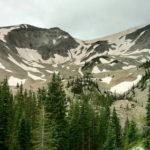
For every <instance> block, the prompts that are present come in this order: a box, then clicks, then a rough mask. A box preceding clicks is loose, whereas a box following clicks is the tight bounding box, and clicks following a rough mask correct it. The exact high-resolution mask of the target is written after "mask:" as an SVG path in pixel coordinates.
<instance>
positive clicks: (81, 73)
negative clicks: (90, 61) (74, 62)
mask: <svg viewBox="0 0 150 150" xmlns="http://www.w3.org/2000/svg"><path fill="white" fill-rule="evenodd" d="M81 68H82V67H80V68H79V70H78V72H79V73H80V75H81V76H84V74H83V72H82V71H81Z"/></svg>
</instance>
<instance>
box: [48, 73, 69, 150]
mask: <svg viewBox="0 0 150 150" xmlns="http://www.w3.org/2000/svg"><path fill="white" fill-rule="evenodd" d="M66 103H67V100H66V95H65V92H64V90H63V86H62V82H61V78H60V77H59V75H56V74H54V75H53V77H52V81H51V82H50V83H49V85H48V92H47V97H46V111H47V113H48V116H49V124H50V146H51V149H56V150H67V149H68V137H67V136H68V125H67V120H66Z"/></svg>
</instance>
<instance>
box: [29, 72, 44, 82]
mask: <svg viewBox="0 0 150 150" xmlns="http://www.w3.org/2000/svg"><path fill="white" fill-rule="evenodd" d="M28 76H29V77H30V78H31V79H33V80H43V81H46V80H45V79H42V78H41V77H38V76H35V75H33V74H31V73H30V72H28Z"/></svg>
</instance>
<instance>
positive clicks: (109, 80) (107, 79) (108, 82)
mask: <svg viewBox="0 0 150 150" xmlns="http://www.w3.org/2000/svg"><path fill="white" fill-rule="evenodd" d="M101 80H102V82H104V83H107V84H110V82H111V80H112V77H105V78H102V79H101Z"/></svg>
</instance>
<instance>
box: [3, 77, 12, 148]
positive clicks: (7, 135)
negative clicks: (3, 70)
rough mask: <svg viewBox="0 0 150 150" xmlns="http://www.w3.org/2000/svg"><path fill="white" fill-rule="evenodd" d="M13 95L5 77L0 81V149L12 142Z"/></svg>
mask: <svg viewBox="0 0 150 150" xmlns="http://www.w3.org/2000/svg"><path fill="white" fill-rule="evenodd" d="M13 111H14V109H13V96H12V94H11V92H10V89H9V86H8V83H7V79H5V80H4V81H3V82H2V83H0V149H2V150H7V149H8V148H9V144H11V142H12V127H13V125H11V124H13V114H12V112H13Z"/></svg>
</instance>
